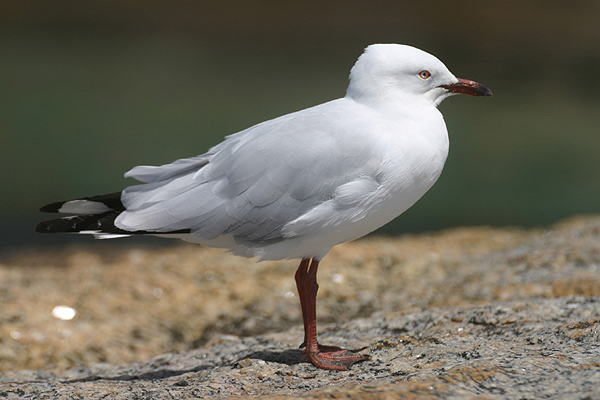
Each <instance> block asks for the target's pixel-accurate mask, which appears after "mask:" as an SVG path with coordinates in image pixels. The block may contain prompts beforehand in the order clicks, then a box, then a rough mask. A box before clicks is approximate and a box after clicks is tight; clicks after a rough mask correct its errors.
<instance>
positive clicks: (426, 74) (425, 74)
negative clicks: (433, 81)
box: [419, 69, 431, 79]
mask: <svg viewBox="0 0 600 400" xmlns="http://www.w3.org/2000/svg"><path fill="white" fill-rule="evenodd" d="M419 77H421V78H422V79H429V78H431V72H429V71H427V70H426V69H424V70H423V71H421V72H419Z"/></svg>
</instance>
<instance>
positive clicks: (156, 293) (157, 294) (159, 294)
mask: <svg viewBox="0 0 600 400" xmlns="http://www.w3.org/2000/svg"><path fill="white" fill-rule="evenodd" d="M162 295H163V291H162V289H161V288H156V289H154V290H153V291H152V296H154V297H156V298H157V299H160V298H161V297H162Z"/></svg>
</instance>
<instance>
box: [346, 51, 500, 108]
mask: <svg viewBox="0 0 600 400" xmlns="http://www.w3.org/2000/svg"><path fill="white" fill-rule="evenodd" d="M458 93H465V94H470V95H473V96H491V95H492V92H491V91H490V90H489V89H488V88H486V87H485V86H483V85H481V84H479V83H477V82H473V81H470V80H467V79H459V78H457V77H455V76H454V75H453V74H452V73H451V72H450V71H449V70H448V68H446V66H445V65H444V64H443V63H442V62H441V61H440V60H438V59H437V58H435V57H434V56H432V55H431V54H429V53H426V52H424V51H422V50H419V49H417V48H415V47H411V46H406V45H401V44H372V45H370V46H369V47H367V48H366V49H365V51H364V53H363V54H362V55H361V56H360V57H359V59H358V61H356V64H354V67H352V71H351V72H350V85H349V86H348V90H347V92H346V97H350V98H353V99H354V100H357V101H361V100H363V101H384V102H387V101H395V100H404V101H411V102H421V101H425V102H428V103H430V104H433V105H434V106H437V105H438V104H440V103H441V102H442V100H444V99H445V98H446V97H448V96H451V95H453V94H458Z"/></svg>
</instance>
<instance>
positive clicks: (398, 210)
mask: <svg viewBox="0 0 600 400" xmlns="http://www.w3.org/2000/svg"><path fill="white" fill-rule="evenodd" d="M459 93H464V94H469V95H472V96H492V92H491V91H490V90H489V89H488V88H487V87H485V86H483V85H482V84H480V83H477V82H474V81H471V80H467V79H460V78H456V77H455V76H454V75H453V74H452V73H451V72H450V71H449V70H448V68H446V66H445V65H444V64H443V63H442V62H441V61H440V60H438V59H437V58H436V57H434V56H433V55H431V54H428V53H426V52H424V51H422V50H419V49H417V48H414V47H411V46H408V45H400V44H373V45H370V46H368V47H367V48H366V49H365V50H364V52H363V54H362V55H361V56H360V57H359V58H358V60H357V61H356V63H355V65H354V66H353V68H352V70H351V72H350V82H349V86H348V89H347V91H346V95H345V96H344V97H342V98H339V99H336V100H332V101H329V102H326V103H323V104H320V105H317V106H314V107H310V108H307V109H304V110H301V111H297V112H294V113H291V114H287V115H284V116H281V117H279V118H275V119H271V120H268V121H265V122H262V123H259V124H257V125H254V126H252V127H250V128H248V129H245V130H243V131H241V132H238V133H235V134H232V135H229V136H227V137H226V138H225V140H224V141H223V142H221V143H220V144H217V145H216V146H214V147H212V148H211V149H210V150H208V152H206V153H204V154H202V155H199V156H196V157H191V158H184V159H180V160H177V161H175V162H173V163H170V164H166V165H162V166H137V167H135V168H133V169H131V170H130V171H129V172H127V173H126V174H125V177H131V178H135V179H136V180H138V181H140V182H142V184H138V185H134V186H129V187H127V188H125V189H124V190H122V191H120V192H114V193H110V194H105V195H99V196H92V197H84V198H79V199H76V200H70V201H62V202H57V203H52V204H48V205H46V206H44V207H42V208H40V211H42V212H51V213H57V212H58V213H67V214H71V216H67V217H64V218H60V219H53V220H50V221H46V222H41V223H39V224H38V226H37V227H36V231H37V232H43V233H55V232H71V233H81V234H91V235H94V236H95V237H96V238H101V239H111V238H119V237H125V236H132V235H155V236H161V237H172V238H179V239H183V240H185V241H188V242H193V243H199V244H202V245H205V246H210V247H221V248H226V249H229V250H230V251H231V252H233V253H234V254H237V255H241V256H246V257H256V258H257V259H258V261H262V260H282V259H300V260H301V261H300V266H299V267H298V269H297V271H296V274H295V280H296V285H297V288H298V293H299V297H300V305H301V308H302V318H303V322H304V342H303V343H302V344H301V345H300V348H303V349H304V350H303V352H304V354H305V355H306V358H307V359H308V360H309V361H310V362H311V363H312V364H313V365H315V366H316V367H318V368H323V369H327V370H348V369H349V368H350V367H351V366H352V365H353V364H354V363H356V362H359V361H364V360H367V359H368V358H369V356H368V355H365V354H361V352H360V351H359V350H345V349H342V348H339V347H335V346H325V345H321V344H319V342H318V341H317V317H316V296H317V290H318V288H319V286H318V284H317V269H318V267H319V263H320V262H321V260H322V259H323V257H324V256H325V255H326V254H327V253H328V252H329V250H331V248H332V247H333V246H335V245H337V244H340V243H344V242H348V241H350V240H354V239H357V238H360V237H362V236H364V235H366V234H368V233H370V232H372V231H374V230H375V229H377V228H379V227H381V226H383V225H385V224H386V223H388V222H390V221H391V220H393V219H394V218H396V217H397V216H399V215H400V214H402V213H403V212H404V211H406V210H407V209H408V208H410V207H411V206H412V205H413V204H414V203H415V202H416V201H417V200H418V199H419V198H420V197H421V196H423V195H424V194H425V192H427V191H428V190H429V189H430V188H431V186H432V185H433V184H434V183H435V182H436V180H437V179H438V177H439V176H440V174H441V172H442V168H443V167H444V163H445V162H446V157H447V155H448V132H447V129H446V125H445V123H444V119H443V117H442V114H441V113H440V112H439V111H438V109H437V106H438V105H439V104H440V103H441V101H442V100H444V99H445V98H446V97H449V96H451V95H455V94H459Z"/></svg>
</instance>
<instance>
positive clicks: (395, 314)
mask: <svg viewBox="0 0 600 400" xmlns="http://www.w3.org/2000/svg"><path fill="white" fill-rule="evenodd" d="M340 248H341V249H340V250H337V253H336V252H334V254H333V255H332V257H331V269H330V270H329V271H327V270H326V269H324V271H323V274H322V275H320V277H321V282H322V286H321V287H322V293H320V294H322V295H323V296H321V297H320V298H319V303H318V313H319V318H320V321H321V322H322V321H323V320H325V321H329V323H322V324H321V325H320V332H321V335H320V340H321V342H322V343H325V344H333V345H340V346H344V347H348V348H357V349H358V348H363V347H365V348H364V349H363V350H362V351H363V352H366V353H368V354H370V356H371V359H370V360H369V361H366V362H363V363H359V364H356V365H354V366H353V368H352V370H351V371H347V372H335V371H323V370H318V369H316V368H314V367H313V366H312V365H310V364H308V363H306V361H305V360H304V359H303V356H302V353H301V351H300V350H298V349H297V345H298V344H299V343H300V342H301V341H302V337H303V332H302V328H301V325H300V319H299V313H298V312H297V311H296V307H297V305H295V301H296V299H294V298H291V299H289V300H290V301H289V303H288V302H287V300H285V299H287V296H286V295H285V294H287V293H289V288H290V287H291V286H290V284H291V285H293V283H291V282H290V283H288V280H291V272H293V269H289V268H287V267H284V266H283V264H277V263H273V264H268V265H267V266H266V267H263V268H261V269H258V271H257V270H253V269H250V268H247V269H240V265H239V264H236V263H237V261H236V260H237V259H228V258H226V256H220V255H219V253H215V252H212V251H210V250H206V249H203V250H200V252H201V255H202V258H203V259H204V260H205V259H207V258H210V257H213V258H212V259H211V262H212V263H211V264H209V266H210V268H212V269H211V270H210V271H215V272H213V274H214V275H213V277H212V278H211V279H206V273H207V271H206V270H205V269H202V267H201V268H200V271H199V272H198V270H197V268H198V267H197V266H196V267H194V266H192V265H191V264H193V263H191V264H190V266H189V271H196V272H190V274H192V273H193V274H200V276H201V277H202V279H196V280H195V281H193V282H192V283H190V280H191V279H190V275H186V274H187V273H186V271H187V270H188V267H187V266H186V265H187V264H186V261H185V260H187V258H192V259H194V260H197V259H198V253H197V251H199V250H191V249H190V248H188V247H185V248H182V249H180V248H177V249H169V250H160V251H150V250H143V251H142V250H139V249H137V250H135V253H131V252H125V253H123V254H120V255H119V256H118V257H117V256H114V257H113V258H102V257H101V256H98V255H95V254H94V253H93V252H92V253H90V250H74V251H71V252H70V253H69V255H68V257H69V258H67V259H68V260H74V261H70V262H71V264H70V265H69V266H68V271H69V272H70V273H71V274H72V275H75V278H74V279H76V280H77V279H79V280H81V275H79V274H80V273H83V272H80V269H79V268H83V271H85V273H86V274H90V273H92V274H93V275H94V277H96V278H97V281H99V282H103V283H104V285H101V286H99V287H98V288H96V287H95V286H88V287H87V292H85V293H88V295H89V294H90V293H93V294H97V295H98V296H100V295H102V294H103V293H106V292H110V290H111V289H110V285H107V284H106V283H107V282H108V283H112V284H114V285H115V286H117V288H118V289H119V290H120V291H121V292H120V296H121V297H119V298H118V299H116V300H114V301H113V300H110V299H109V300H110V301H107V302H105V303H104V305H102V306H98V307H97V308H92V306H86V304H88V303H85V302H84V301H81V302H80V305H79V306H78V310H79V309H81V310H83V311H82V313H83V314H84V316H82V317H77V318H75V319H74V320H73V321H71V322H70V325H68V327H69V329H70V331H71V334H70V336H69V338H71V342H72V343H70V344H71V345H72V346H71V347H69V343H65V342H64V338H63V341H60V340H58V339H56V340H55V339H54V338H55V336H56V335H54V336H53V335H52V332H54V331H53V329H56V327H54V328H53V326H54V325H53V324H54V323H55V321H52V320H50V319H49V317H47V316H45V315H46V314H45V313H41V312H40V315H37V314H36V312H37V311H36V310H38V309H43V307H42V306H41V305H43V304H44V302H46V303H47V302H51V304H54V303H52V302H54V301H55V299H56V298H58V297H57V296H58V295H57V294H54V292H53V289H52V287H53V286H52V285H51V284H55V283H56V282H59V279H62V280H68V279H69V278H68V276H69V274H65V270H64V268H60V267H59V266H57V265H56V264H59V263H60V262H59V261H56V260H64V256H61V257H62V258H61V257H59V258H57V259H56V260H55V261H53V262H54V263H55V264H53V265H50V264H52V263H51V262H49V261H47V260H48V257H46V261H44V262H45V263H47V264H48V265H46V264H44V265H39V261H37V263H38V264H37V267H35V268H38V270H36V271H39V274H37V275H36V274H32V273H31V272H32V270H31V269H30V268H33V267H28V264H35V263H36V262H34V259H32V258H28V257H26V256H22V257H20V258H19V257H16V258H11V259H10V260H8V261H7V262H6V263H5V266H4V267H3V269H0V273H2V274H3V276H2V278H3V279H2V282H3V290H0V296H1V297H2V300H3V304H5V305H6V307H5V310H4V311H3V312H4V314H2V313H0V317H2V319H1V320H0V321H1V322H2V325H0V330H2V332H3V337H2V339H1V340H0V358H4V359H5V360H16V361H14V362H15V363H17V362H21V364H16V365H19V366H20V368H10V364H8V363H5V364H2V365H3V366H4V368H3V370H4V372H2V375H1V376H0V398H1V397H4V398H9V399H10V398H24V399H60V398H69V399H72V398H81V399H188V398H207V397H213V398H214V397H223V398H226V397H232V396H242V397H244V398H256V397H260V398H263V399H275V398H277V399H283V398H293V397H303V398H305V397H306V398H352V399H355V398H360V399H388V398H401V397H406V398H443V399H447V398H450V399H465V398H477V399H515V398H517V399H533V398H552V399H600V388H599V385H598V382H600V218H597V217H585V218H577V219H571V220H568V221H566V222H563V223H560V224H557V225H555V226H554V227H552V229H547V230H533V231H522V230H515V229H503V230H502V229H500V230H499V229H487V228H473V229H456V230H451V231H447V232H440V233H436V234H426V235H414V236H405V237H401V238H393V239H368V240H364V241H358V242H355V243H350V244H347V245H344V246H340ZM181 254H184V255H183V256H182V255H181ZM181 257H183V258H181ZM186 257H187V258H186ZM219 257H221V259H226V260H227V261H220V262H222V264H221V265H222V268H221V269H217V268H215V263H218V262H219V261H218V260H219ZM50 258H51V257H50ZM173 258H174V260H175V261H168V260H171V259H173ZM148 259H152V260H153V262H146V261H147V260H148ZM123 260H125V261H123ZM140 260H141V261H144V262H140ZM165 260H167V261H165ZM328 261H329V260H328ZM137 264H140V268H149V269H150V270H151V271H152V274H151V275H148V274H146V275H144V274H143V273H142V272H140V270H137V269H136V268H137V267H136V265H137ZM325 265H327V264H325ZM342 266H344V267H345V268H346V269H343V268H342ZM113 267H114V268H115V270H114V271H112V270H111V268H113ZM95 268H98V269H95ZM124 268H129V269H133V270H134V272H131V271H129V272H127V270H125V271H123V269H124ZM194 268H196V269H194ZM90 270H91V271H94V272H90ZM106 270H109V271H108V272H106ZM118 271H121V272H118ZM142 271H143V270H142ZM169 271H174V272H173V274H175V272H176V274H175V275H176V276H177V279H175V278H174V277H172V276H171V275H169V274H170V273H171V272H169ZM240 271H243V272H240ZM320 272H321V271H320ZM129 274H131V280H126V279H125V280H124V283H123V286H118V285H117V279H118V278H119V277H120V278H122V277H123V276H129ZM156 274H158V275H161V274H162V276H163V277H164V276H167V277H169V279H172V281H171V280H167V283H165V284H163V286H157V285H160V282H154V281H148V280H147V279H152V276H153V275H156ZM38 275H39V276H38ZM54 275H56V276H58V278H57V279H56V280H53V278H52V277H53V276H54ZM175 275H173V276H175ZM288 275H289V276H288ZM231 276H234V280H231V281H230V280H228V279H229V278H228V277H231ZM37 279H39V281H38V280H37ZM192 280H193V279H192ZM215 280H217V281H218V282H215ZM240 281H241V282H240ZM340 281H342V282H343V285H337V286H336V282H338V283H339V282H340ZM49 282H50V284H49ZM118 283H119V284H120V283H121V281H118ZM236 283H237V286H236ZM188 284H189V285H188ZM69 285H70V286H69V287H71V290H79V287H80V286H81V285H74V283H73V282H70V283H69ZM171 285H173V286H174V287H177V285H180V287H181V288H182V289H181V290H180V291H179V292H177V291H174V292H173V293H170V292H169V290H168V288H169V287H171ZM186 285H187V286H186ZM286 285H288V286H286ZM83 286H85V285H83ZM129 286H133V287H134V288H135V290H133V291H132V293H134V295H131V297H128V295H126V294H127V293H128V292H127V290H128V289H127V287H129ZM188 286H189V287H188ZM196 286H199V287H201V288H202V289H203V290H204V291H205V292H206V293H209V294H210V296H208V297H203V298H202V299H203V300H205V301H210V299H214V298H215V296H219V295H221V297H219V299H220V301H219V302H215V303H214V304H213V305H212V307H213V308H206V309H202V310H204V311H205V314H200V315H196V316H195V318H196V319H202V318H203V317H206V318H210V317H211V315H212V316H214V319H212V320H211V321H212V322H210V323H209V324H205V325H194V326H190V327H189V331H190V332H192V331H194V329H196V330H200V331H201V332H199V333H198V332H197V334H199V335H202V337H203V338H204V339H203V340H199V341H198V340H196V341H194V340H193V339H192V340H191V342H190V341H188V342H187V343H188V346H189V347H192V348H193V349H191V350H189V347H188V350H186V349H185V348H184V349H183V350H182V349H181V348H176V347H175V348H174V349H173V350H176V351H170V352H167V353H166V354H163V355H159V356H155V357H154V358H150V357H147V355H148V354H149V353H150V352H151V349H154V351H155V354H159V353H160V351H161V349H164V346H167V344H168V343H171V342H168V341H166V340H154V341H152V340H149V339H148V338H149V336H151V335H152V334H155V335H156V337H159V338H160V337H162V336H161V335H163V330H162V329H164V328H163V327H164V326H168V327H170V329H178V332H179V336H178V338H179V341H176V342H173V343H181V342H183V343H186V340H188V339H186V338H188V337H190V338H194V336H192V335H191V334H190V333H188V330H186V329H187V328H186V327H187V326H188V325H186V323H185V322H186V319H193V318H194V316H193V315H194V313H195V312H198V309H196V308H192V309H191V311H190V312H189V313H188V314H186V313H182V314H177V312H180V310H181V309H185V307H186V306H187V304H189V302H190V298H188V297H186V296H181V294H186V295H187V294H192V295H196V296H201V294H198V292H196V291H195V290H196V289H195V287H196ZM157 287H159V288H161V290H162V292H160V293H161V295H162V296H164V297H167V298H168V299H169V300H172V304H171V303H169V304H162V305H161V304H157V303H153V304H154V308H152V307H148V304H147V303H148V302H149V301H150V300H149V299H151V298H152V296H151V294H152V293H155V294H156V293H157V292H156V289H157ZM232 287H233V288H232ZM236 287H237V289H235V288H236ZM44 288H45V291H44V290H43V289H44ZM269 288H270V289H271V290H273V288H276V291H280V292H281V293H282V297H277V296H268V295H266V294H265V293H266V291H268V289H269ZM332 288H333V289H332ZM33 290H35V293H36V295H35V296H32V295H31V293H32V291H33ZM60 290H63V291H64V289H62V288H60V287H59V290H58V291H57V293H59V292H60ZM211 290H213V291H211ZM219 291H221V292H219ZM254 291H256V293H255V292H254ZM148 293H149V294H148ZM206 293H205V294H206ZM223 293H226V295H225V296H223ZM177 295H180V297H177ZM19 296H22V297H19ZM63 296H64V293H63ZM82 296H83V295H82ZM136 296H137V297H136ZM162 296H161V298H162ZM82 298H86V297H85V296H84V297H82ZM138 298H139V301H138V300H137V299H138ZM117 300H119V301H117ZM19 301H21V302H20V303H19ZM27 301H29V302H27ZM30 303H31V304H30ZM90 304H91V303H90ZM136 304H137V305H136ZM134 305H135V307H134ZM86 307H87V308H86ZM113 307H114V308H113ZM128 307H132V309H131V314H129V311H128V310H129V309H128ZM157 307H158V308H157ZM160 307H166V308H165V310H166V311H165V312H164V313H160V312H159V311H161V308H160ZM169 307H171V308H169ZM215 308H216V309H215ZM238 308H241V309H242V310H243V312H240V311H239V310H237V309H238ZM19 309H21V310H26V312H25V311H20V313H19V312H17V311H18V310H19ZM119 310H120V312H121V313H122V314H124V315H120V314H119ZM236 310H237V311H236ZM102 312H107V315H109V316H111V317H112V318H100V317H99V316H103V315H104V314H101V313H102ZM135 313H138V314H140V315H139V319H138V318H137V317H136V316H135ZM157 313H158V316H160V320H159V321H160V322H161V323H162V325H161V324H159V323H157V322H156V321H157V319H156V318H155V317H156V314H157ZM294 313H295V314H294ZM228 314H232V315H234V316H235V318H228ZM97 315H98V316H97ZM129 315H131V316H132V317H131V318H129V317H128V316H129ZM78 318H79V319H78ZM153 318H154V319H153ZM146 320H149V321H150V323H149V324H148V325H145V323H147V321H146ZM344 320H345V321H347V322H340V321H344ZM40 321H41V322H40ZM65 323H66V322H65V321H60V324H62V325H60V326H62V328H63V329H64V328H65V326H66V325H64V324H65ZM101 323H106V324H108V325H110V326H114V328H113V330H108V329H106V330H102V331H101V333H102V334H101V335H100V334H98V335H97V336H94V335H92V336H91V337H92V339H94V341H96V342H95V343H96V345H95V347H90V346H89V342H85V341H81V338H84V337H86V336H85V335H86V334H88V333H89V332H93V331H94V330H99V329H101V328H102V327H101ZM155 325H156V328H153V327H154V326H155ZM56 326H59V325H56ZM123 326H126V327H127V329H128V330H131V331H135V332H138V333H136V334H133V335H125V336H119V335H118V334H119V332H121V331H119V329H121V328H122V327H123ZM44 329H46V330H44ZM152 329H154V330H152ZM202 330H203V331H202ZM275 330H279V332H276V333H272V332H274V331H275ZM11 332H19V335H20V336H19V337H18V338H17V339H15V338H14V337H12V338H8V336H9V335H10V334H11ZM30 332H34V333H36V332H37V333H38V334H43V335H45V336H44V337H46V340H45V341H39V342H36V341H35V340H34V338H35V337H36V336H35V335H33V334H32V333H30ZM60 332H62V331H60ZM167 332H172V331H168V330H167ZM207 332H208V333H207ZM232 332H235V333H237V335H233V334H231V333H232ZM270 332H271V333H270ZM240 333H243V334H245V335H246V336H245V337H243V336H240ZM13 336H14V335H13ZM165 337H167V336H165ZM28 338H29V339H28ZM69 338H67V342H68V341H69ZM196 338H197V337H196ZM80 341H81V342H80ZM165 343H167V344H165ZM110 346H112V348H111V347H110ZM119 346H122V347H119ZM144 346H146V347H144ZM152 346H154V347H152ZM115 348H116V349H119V348H124V349H127V348H130V351H129V352H126V351H124V350H119V351H118V352H117V351H115V350H114V349H115ZM44 349H47V350H48V351H49V352H50V353H51V354H52V358H47V357H46V356H45V354H46V353H44ZM111 351H112V352H111ZM111 354H116V355H115V356H114V357H117V356H121V357H122V360H125V362H114V361H113V360H112V359H109V360H103V359H102V355H105V356H106V355H109V356H110V355H111ZM19 355H25V356H26V357H25V358H24V359H23V360H24V361H19V360H20V358H19V357H18V356H19ZM61 355H63V357H64V358H62V359H61V358H60V357H61ZM73 355H76V357H75V356H73ZM68 356H71V357H73V358H69V357H68ZM11 357H12V358H11ZM128 357H138V358H139V360H140V361H138V362H127V359H128ZM105 358H106V357H105ZM109 358H110V357H109ZM115 359H116V360H119V358H115ZM144 359H145V361H144ZM39 360H58V361H53V364H50V365H47V366H43V367H42V368H39V367H37V365H39V364H37V363H39ZM61 360H62V361H61ZM64 360H66V361H64ZM107 361H110V362H107ZM29 365H31V366H34V368H30V369H22V368H23V366H25V368H27V367H28V366H29Z"/></svg>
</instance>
